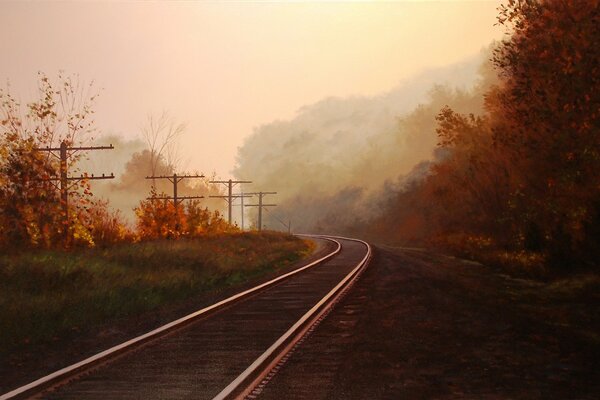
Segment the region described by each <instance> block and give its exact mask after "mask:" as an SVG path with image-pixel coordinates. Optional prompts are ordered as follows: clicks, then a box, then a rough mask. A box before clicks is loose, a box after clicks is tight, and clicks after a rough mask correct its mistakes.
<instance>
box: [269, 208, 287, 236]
mask: <svg viewBox="0 0 600 400" xmlns="http://www.w3.org/2000/svg"><path fill="white" fill-rule="evenodd" d="M265 210H267V211H269V209H268V208H265ZM271 216H272V217H273V218H275V219H276V220H277V221H279V223H280V224H281V225H283V226H285V228H286V229H287V231H288V234H291V233H292V220H291V219H288V222H287V223H286V222H285V221H284V220H282V219H281V218H279V217H277V215H275V213H272V214H271Z"/></svg>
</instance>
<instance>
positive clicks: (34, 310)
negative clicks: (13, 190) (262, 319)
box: [0, 232, 310, 354]
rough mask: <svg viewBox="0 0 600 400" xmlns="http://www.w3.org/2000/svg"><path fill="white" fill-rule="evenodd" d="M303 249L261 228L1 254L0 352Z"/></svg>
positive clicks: (227, 281)
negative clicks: (98, 246)
mask: <svg viewBox="0 0 600 400" xmlns="http://www.w3.org/2000/svg"><path fill="white" fill-rule="evenodd" d="M309 250H310V249H309V245H308V244H307V243H306V242H304V241H302V240H300V239H297V238H295V237H292V236H287V235H282V234H277V233H272V232H267V233H262V234H257V233H236V234H227V235H225V234H224V235H215V236H209V237H205V238H202V239H194V240H178V241H165V240H163V241H154V242H142V243H134V244H122V245H117V246H113V247H110V248H105V249H88V250H78V251H74V252H69V253H65V252H57V251H37V252H31V253H22V254H13V255H4V256H0V326H1V327H2V329H1V330H0V354H1V353H5V354H6V353H7V352H8V353H10V352H13V351H16V350H18V349H19V348H22V347H24V346H30V345H34V344H42V343H47V342H51V341H52V340H57V339H58V338H59V337H61V336H64V335H68V334H73V333H76V332H77V331H79V330H81V329H82V327H85V329H89V328H90V327H93V326H96V325H101V324H106V323H107V322H110V321H111V320H113V319H116V318H121V317H124V316H128V315H133V314H136V313H141V312H144V311H148V310H151V309H154V308H156V307H159V306H161V305H163V304H166V303H173V302H178V301H182V300H185V299H186V298H189V297H191V296H193V295H197V294H198V293H202V292H208V291H211V290H216V289H220V288H223V287H230V286H234V285H237V284H240V283H243V282H245V281H247V280H248V279H250V278H253V277H257V276H259V275H262V274H265V273H267V272H271V271H273V270H277V269H279V268H283V267H285V266H287V265H289V264H290V263H292V262H294V261H296V260H298V259H299V258H301V257H302V256H303V255H305V254H306V253H307V252H308V251H309Z"/></svg>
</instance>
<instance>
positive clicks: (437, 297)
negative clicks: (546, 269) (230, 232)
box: [259, 246, 600, 400]
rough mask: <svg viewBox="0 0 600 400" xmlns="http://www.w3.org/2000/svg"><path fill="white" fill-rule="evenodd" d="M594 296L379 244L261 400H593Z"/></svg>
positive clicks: (598, 391)
mask: <svg viewBox="0 0 600 400" xmlns="http://www.w3.org/2000/svg"><path fill="white" fill-rule="evenodd" d="M595 279H596V281H595V282H597V277H596V278H595ZM583 281H585V279H583ZM553 285H554V286H553ZM566 286H568V285H566ZM551 289H552V290H551ZM571 289H572V288H571ZM597 289H598V285H597V284H596V285H592V286H591V289H590V288H588V289H587V290H580V291H577V290H575V291H570V289H569V288H568V287H567V288H566V289H565V290H566V292H564V293H562V292H561V289H560V285H558V289H557V288H556V284H553V283H548V282H546V283H543V282H536V281H527V280H521V279H513V278H511V277H509V276H506V275H503V274H502V273H501V271H498V270H494V269H490V268H488V267H485V266H483V265H480V264H477V263H472V262H466V261H462V260H458V259H454V258H451V257H446V256H440V255H433V254H431V253H427V252H424V251H417V250H410V249H401V248H392V247H385V246H380V247H378V248H376V249H375V255H374V258H373V259H372V261H371V263H370V265H369V267H368V268H367V270H366V271H365V272H364V274H363V275H362V276H361V277H360V279H359V281H358V282H357V283H356V284H355V286H354V287H353V288H352V290H351V291H350V292H349V293H348V294H347V295H346V297H345V298H344V299H343V300H342V301H341V302H340V303H339V304H338V305H337V306H336V308H335V309H334V311H333V312H332V313H331V314H329V316H328V317H327V318H326V319H325V320H324V321H323V322H322V323H321V324H320V325H319V326H318V327H317V329H316V330H315V331H314V332H313V333H312V334H311V335H310V336H308V337H307V338H306V340H305V341H304V342H303V344H302V345H301V346H299V347H298V348H297V350H296V351H295V352H294V353H293V354H292V355H291V357H290V358H289V359H288V361H287V363H286V364H284V365H283V367H282V368H281V369H280V370H279V371H278V372H277V373H276V375H275V376H274V378H273V379H272V380H271V381H270V382H269V383H268V384H267V385H266V386H265V387H264V389H263V390H262V393H261V394H260V396H259V398H260V399H282V398H285V399H286V400H292V399H311V400H312V399H328V400H331V399H390V400H392V399H393V400H397V399H465V398H466V399H598V398H600V368H599V367H600V365H599V362H598V361H599V360H600V358H599V357H600V345H599V344H600V339H599V334H600V330H599V324H598V318H599V316H600V313H599V312H598V311H599V305H600V301H599V300H600V298H599V293H598V291H597ZM561 293H562V294H561Z"/></svg>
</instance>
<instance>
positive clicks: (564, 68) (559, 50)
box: [380, 0, 600, 266]
mask: <svg viewBox="0 0 600 400" xmlns="http://www.w3.org/2000/svg"><path fill="white" fill-rule="evenodd" d="M498 20H499V22H500V23H501V24H504V25H506V26H508V27H510V28H511V29H512V36H511V37H510V38H509V39H507V40H505V41H503V42H501V43H500V44H499V46H498V47H497V48H496V50H495V52H494V55H493V60H492V61H493V63H494V65H495V67H496V69H497V71H498V74H499V83H498V84H497V85H495V86H493V87H492V89H490V90H488V92H487V93H486V95H485V111H486V113H485V115H483V116H480V117H476V116H474V115H461V114H458V113H455V112H454V111H452V109H450V108H449V107H445V108H443V109H442V110H441V112H440V114H439V115H438V117H437V121H438V129H437V131H438V138H439V145H440V147H441V149H442V150H443V151H444V152H445V153H444V157H442V159H441V160H439V161H438V162H437V163H436V164H435V165H434V166H433V167H431V168H430V174H429V175H428V176H427V177H426V178H425V179H424V180H423V181H422V182H421V183H419V184H415V185H413V186H411V187H409V188H407V189H406V190H404V191H403V192H402V193H400V194H399V195H398V197H397V198H396V201H395V204H394V205H393V207H394V208H396V209H397V210H402V211H398V212H396V217H395V218H396V221H395V223H396V224H398V225H402V224H404V223H405V222H406V224H407V225H411V226H413V227H414V226H415V224H417V225H418V226H417V228H418V229H417V231H418V233H419V235H420V239H421V240H423V239H424V240H433V241H434V242H436V243H442V244H446V245H456V244H459V246H463V247H464V246H465V243H466V244H468V245H470V246H471V248H473V249H475V251H477V249H481V248H483V247H493V248H496V249H502V250H509V251H515V252H529V253H532V254H539V255H541V257H543V258H546V259H547V260H548V261H549V262H550V263H553V264H555V265H560V266H565V265H573V264H586V263H589V264H593V263H595V262H596V261H595V260H597V256H598V255H599V254H598V253H599V251H600V228H599V226H600V180H599V179H598V177H597V175H598V171H599V170H600V135H599V133H600V67H599V66H600V46H598V43H600V7H599V1H595V0H585V1H583V0H582V1H573V0H565V1H558V0H546V1H535V0H521V1H514V0H510V1H508V2H507V4H506V5H505V6H502V7H501V8H500V14H499V17H498ZM380 222H381V221H380ZM409 222H410V224H409ZM399 229H400V230H402V228H399ZM403 235H404V237H407V235H408V233H407V232H403ZM400 236H402V235H400Z"/></svg>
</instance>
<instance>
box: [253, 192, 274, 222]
mask: <svg viewBox="0 0 600 400" xmlns="http://www.w3.org/2000/svg"><path fill="white" fill-rule="evenodd" d="M246 194H250V195H256V196H258V204H246V207H258V230H259V231H262V210H263V208H264V209H265V210H266V209H267V207H276V206H277V204H264V203H263V197H264V196H266V195H267V194H277V192H256V193H246Z"/></svg>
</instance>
